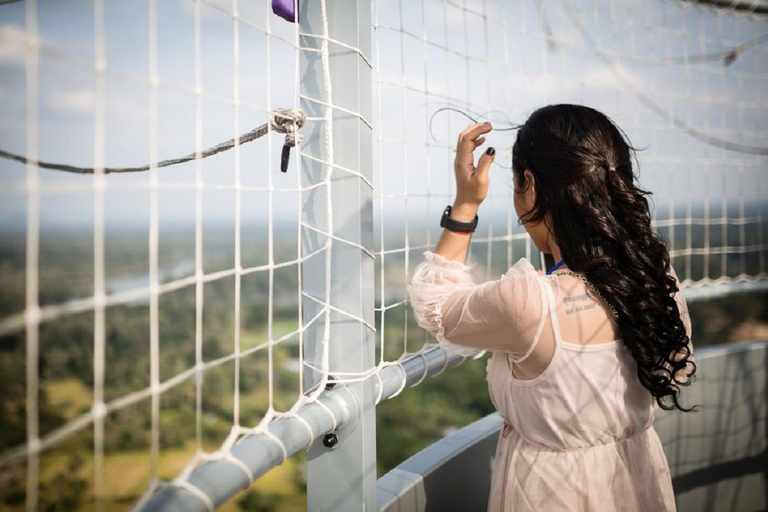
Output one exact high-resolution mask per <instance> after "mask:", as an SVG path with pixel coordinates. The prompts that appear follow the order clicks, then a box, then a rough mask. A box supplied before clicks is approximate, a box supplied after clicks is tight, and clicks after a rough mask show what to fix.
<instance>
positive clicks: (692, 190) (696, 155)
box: [0, 0, 768, 230]
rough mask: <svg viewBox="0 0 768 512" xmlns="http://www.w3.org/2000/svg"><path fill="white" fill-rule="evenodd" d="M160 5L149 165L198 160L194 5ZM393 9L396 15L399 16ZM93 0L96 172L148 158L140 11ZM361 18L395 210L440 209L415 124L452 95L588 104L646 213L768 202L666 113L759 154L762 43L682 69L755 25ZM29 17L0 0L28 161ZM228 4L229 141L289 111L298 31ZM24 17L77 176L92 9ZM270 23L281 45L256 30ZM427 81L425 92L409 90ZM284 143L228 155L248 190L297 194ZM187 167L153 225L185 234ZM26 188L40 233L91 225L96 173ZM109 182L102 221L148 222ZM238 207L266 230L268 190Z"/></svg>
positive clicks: (502, 172)
mask: <svg viewBox="0 0 768 512" xmlns="http://www.w3.org/2000/svg"><path fill="white" fill-rule="evenodd" d="M211 3H213V2H211ZM211 3H204V4H203V5H202V6H201V14H202V23H201V39H200V48H201V77H202V89H203V92H204V100H203V102H202V109H201V114H202V117H201V121H202V126H203V136H202V146H203V148H206V147H209V146H212V145H214V144H217V143H219V142H222V141H224V140H227V139H230V138H232V137H233V136H234V135H235V132H236V127H235V119H234V117H235V116H234V107H233V105H232V101H233V94H234V89H235V88H234V85H235V78H234V76H235V73H234V72H233V68H234V57H233V48H234V44H233V21H232V17H231V16H230V15H228V14H227V13H226V12H224V11H227V10H229V9H231V4H230V3H229V2H224V1H223V0H222V1H221V2H219V3H218V5H220V6H221V7H222V9H218V8H216V7H215V6H213V5H211ZM157 4H158V11H157V69H158V75H159V80H160V87H159V88H158V94H157V110H156V116H157V133H158V135H157V138H156V139H155V141H156V145H157V152H158V156H159V158H160V159H164V158H172V157H177V156H181V155H186V154H188V153H190V152H192V151H194V149H195V123H196V114H195V112H196V101H195V95H194V88H195V58H194V57H195V53H194V50H195V34H194V2H193V1H192V0H169V1H159V2H157ZM398 4H403V5H402V9H403V12H402V13H401V12H400V7H399V6H398ZM460 5H464V6H465V9H462V8H460V7H459V6H460ZM104 7H105V9H104V23H105V25H104V33H105V39H104V49H105V51H106V67H107V70H108V71H107V73H106V79H105V85H106V87H105V89H104V97H103V100H104V105H105V109H104V114H105V122H104V131H103V140H104V148H105V160H106V164H107V165H108V166H132V165H143V164H146V163H148V162H149V160H150V149H151V148H150V126H151V124H150V119H151V105H150V94H149V86H148V77H149V72H150V51H149V48H150V45H149V42H150V35H149V34H150V27H149V14H148V12H149V11H148V2H147V1H146V0H143V1H129V0H121V1H116V0H110V1H105V2H104ZM502 7H503V8H502ZM373 8H374V18H375V21H376V23H377V24H378V25H380V27H379V28H378V29H377V30H376V31H375V32H374V38H375V39H374V44H373V50H372V55H371V58H372V59H373V60H374V69H373V76H374V79H377V78H379V77H380V79H381V82H382V84H381V85H380V86H378V87H377V88H376V90H375V91H374V95H373V102H374V108H373V111H374V115H373V119H372V121H373V122H374V137H378V136H379V135H380V134H381V136H382V137H383V138H384V139H385V141H384V142H382V143H381V145H379V144H375V145H374V152H373V162H374V172H375V174H374V182H375V184H376V186H377V190H376V194H385V195H399V194H403V193H404V192H405V191H406V190H407V192H408V194H409V195H411V196H413V197H409V199H408V213H409V215H412V216H415V215H423V213H424V212H425V211H426V209H427V203H426V200H424V199H423V198H420V196H423V195H424V194H425V193H426V192H427V190H429V191H430V193H432V194H445V195H446V196H448V195H450V194H451V192H452V190H453V185H452V181H451V179H452V177H451V173H452V169H451V161H452V155H451V153H450V151H449V150H448V149H447V148H441V147H433V148H431V149H430V150H429V159H428V160H427V149H426V146H425V142H426V141H427V140H431V139H429V137H428V134H427V120H428V118H429V116H430V115H431V114H432V113H433V112H434V111H435V110H436V109H437V108H439V107H440V106H442V105H443V104H445V103H446V102H450V103H453V104H455V105H457V106H468V107H469V108H471V109H473V110H475V111H478V112H485V111H489V110H496V111H499V112H498V113H496V114H493V115H492V116H491V117H492V119H493V120H494V121H495V122H496V123H497V126H501V125H502V124H504V122H505V117H506V119H507V120H509V121H511V122H514V123H517V122H522V121H524V120H525V117H526V116H527V114H529V113H530V112H531V111H532V110H533V109H535V108H536V107H539V106H542V105H545V104H548V103H565V102H568V103H583V104H587V105H590V106H593V107H595V108H597V109H599V110H602V111H603V112H605V113H606V114H608V115H609V116H611V117H612V118H613V119H614V120H615V121H616V122H617V123H618V124H619V125H620V126H621V127H622V128H623V129H624V130H625V131H626V132H627V133H628V135H629V136H630V138H631V141H632V143H633V144H634V145H635V146H639V147H646V146H649V149H647V150H646V151H644V152H641V153H640V158H641V181H642V183H643V185H644V186H646V187H647V188H650V189H651V190H652V191H653V192H654V194H655V196H656V198H657V201H664V200H667V199H669V198H670V197H674V198H676V199H677V200H681V201H686V200H688V199H689V198H692V199H694V200H698V199H701V198H703V197H705V196H709V197H710V198H712V199H714V200H717V201H719V200H720V198H721V197H728V198H729V200H730V201H733V200H736V199H737V198H739V197H745V198H760V197H767V196H768V185H766V183H765V180H764V179H762V178H760V176H761V175H762V174H763V173H764V172H765V171H766V158H765V156H756V155H749V154H741V153H737V152H732V151H727V150H723V149H720V148H717V147H714V146H711V145H705V144H703V143H701V142H699V141H697V140H695V139H694V138H692V137H691V136H689V135H687V134H685V133H684V132H683V131H682V130H681V129H679V128H676V127H674V126H673V125H672V121H671V120H670V119H669V117H668V115H674V116H676V117H677V118H678V119H680V120H682V121H684V122H686V123H687V124H689V125H690V126H692V127H694V128H695V129H696V130H698V131H700V132H704V133H710V134H711V135H713V136H716V137H718V138H720V139H724V140H727V141H731V142H735V143H740V144H745V145H751V146H760V147H765V146H768V141H767V140H766V136H767V135H768V131H766V129H765V122H766V119H768V118H767V117H766V115H765V114H766V108H768V105H767V104H766V100H765V98H764V97H762V95H763V94H764V90H765V83H766V73H768V60H767V59H766V47H765V46H757V47H754V48H751V49H749V50H747V51H745V52H744V53H743V54H742V55H741V56H740V57H739V58H738V59H737V60H736V61H735V62H734V63H733V64H731V65H730V66H724V65H723V63H722V61H721V60H712V61H707V62H703V63H694V64H688V65H683V63H682V61H679V59H683V58H685V57H686V56H688V57H689V58H691V57H692V56H696V55H702V54H712V53H716V52H718V51H721V50H723V49H728V48H732V47H734V46H736V45H738V44H740V43H744V42H746V41H750V40H752V39H755V38H756V37H758V36H760V35H762V34H764V33H766V32H768V23H766V22H765V21H753V20H750V19H748V18H745V17H733V16H731V15H727V14H725V15H724V14H719V13H717V12H716V11H713V10H711V9H706V8H697V7H693V6H690V5H687V4H681V3H677V2H673V1H667V0H643V1H640V0H637V1H633V2H618V1H615V2H602V1H600V2H593V1H589V2H586V1H585V2H581V1H569V2H562V1H560V2H552V1H545V2H543V3H542V4H539V3H538V2H537V1H533V0H522V1H519V2H504V4H503V5H502V2H501V0H486V1H482V0H466V1H465V2H464V3H463V4H462V0H451V1H448V0H445V1H444V2H442V1H439V0H424V2H423V3H422V2H420V1H413V2H411V1H402V2H395V1H391V2H390V1H385V0H378V1H377V2H374V4H373ZM24 9H25V3H24V2H19V3H14V4H8V5H2V6H0V108H1V109H2V116H0V149H4V150H7V151H11V152H14V153H19V154H25V153H26V131H27V130H26V120H27V118H26V108H25V104H26V99H25V98H26V87H27V84H26V63H27V59H26V53H25V48H26V43H25V12H24ZM574 9H575V10H574ZM239 10H240V15H241V19H242V20H244V22H243V23H241V24H240V29H239V32H240V37H239V63H240V65H239V68H238V73H239V81H238V85H239V94H240V101H241V103H242V105H241V106H240V108H239V132H240V133H243V132H245V131H248V130H250V129H252V128H254V127H255V126H258V125H260V124H262V123H264V122H265V120H266V114H265V111H266V110H267V109H268V108H271V107H278V106H282V107H292V106H294V104H297V99H296V95H295V92H296V90H297V88H296V83H297V77H296V58H297V52H296V51H295V49H294V48H293V46H292V41H293V40H294V36H295V33H294V26H293V25H292V24H290V23H287V22H285V21H284V20H282V19H280V18H277V17H276V16H274V15H271V14H270V12H269V10H268V6H267V5H266V4H265V2H264V1H253V0H248V1H241V2H239ZM482 13H485V15H486V17H485V18H483V16H482ZM574 20H578V23H577V22H575V21H574ZM37 21H38V31H39V34H40V39H41V46H42V51H41V53H40V60H39V67H38V80H37V86H38V92H39V96H38V97H39V103H38V111H39V116H38V132H37V135H38V141H39V157H40V159H41V160H45V161H53V162H58V163H66V164H73V165H80V166H91V165H93V161H94V141H95V140H97V138H96V134H95V133H94V129H95V128H94V127H95V119H96V112H97V108H98V105H99V99H100V98H99V92H98V89H97V80H96V75H95V73H94V59H95V50H94V48H95V40H94V8H93V2H90V1H66V2H64V1H40V2H38V9H37ZM267 23H269V26H270V30H271V31H272V32H273V33H274V34H275V36H276V37H272V36H270V37H267V36H266V35H265V34H264V32H263V31H262V30H259V29H258V28H254V27H252V26H250V24H255V25H258V26H260V27H266V25H267ZM579 23H580V24H581V26H582V27H583V29H582V30H583V31H584V32H581V31H580V29H579V28H578V24H579ZM401 28H402V31H401V30H400V29H401ZM584 33H586V34H589V37H590V38H592V39H593V40H594V41H595V44H597V45H598V47H599V48H600V49H601V50H599V51H602V52H605V53H607V54H609V55H612V56H614V57H613V58H612V62H613V64H606V62H604V61H603V60H601V58H600V57H599V56H598V55H597V54H596V50H595V49H594V48H593V47H592V46H590V43H589V41H587V40H585V38H584ZM280 38H284V39H285V40H286V41H283V40H281V39H280ZM425 41H427V42H426V43H425ZM467 56H469V58H467ZM665 60H666V64H665V63H664V62H663V61H665ZM468 77H469V78H468ZM620 77H624V81H622V79H620ZM628 83H629V84H634V87H636V88H637V90H639V91H642V92H643V93H644V94H646V95H647V97H648V98H650V99H651V100H652V102H653V103H654V104H655V105H657V106H658V107H660V108H661V109H662V110H663V111H664V112H666V113H667V116H665V117H666V119H665V118H664V117H662V116H660V115H659V114H658V113H656V112H653V111H652V110H651V109H650V108H649V107H648V106H647V105H643V104H641V103H640V102H639V101H638V99H637V97H636V95H635V93H633V92H632V91H631V90H629V89H628V86H627V84H628ZM425 87H426V90H427V91H428V92H429V94H425V93H424V92H423V91H424V89H425ZM380 112H381V113H382V114H381V115H380ZM467 122H468V121H466V120H464V119H463V118H461V117H460V116H458V115H455V114H441V115H440V116H439V117H438V118H436V120H435V136H436V137H437V139H438V140H437V142H435V141H432V143H433V144H453V141H454V140H455V138H456V135H457V134H458V132H459V131H460V130H461V129H463V128H464V126H465V125H466V124H467ZM514 133H515V132H504V133H501V132H498V133H494V134H492V136H491V137H490V139H489V144H493V145H494V146H496V147H497V148H499V149H500V151H499V156H498V157H497V161H498V162H499V163H500V164H502V165H509V155H508V154H507V152H506V151H505V148H506V149H509V146H510V145H511V142H512V137H513V136H514ZM403 139H405V140H407V143H405V144H404V143H403V142H402V140H403ZM270 145H271V152H270V149H269V146H270ZM281 145H282V137H281V136H277V135H275V136H273V137H272V141H271V142H269V143H268V142H267V141H266V140H265V139H261V140H259V141H257V142H254V143H251V144H248V145H246V146H243V147H242V148H241V158H240V170H241V171H240V173H241V183H242V185H244V186H265V185H267V184H268V182H269V180H270V177H271V182H272V184H273V185H274V186H275V187H277V188H295V187H296V186H297V176H296V175H295V172H294V171H293V168H292V170H291V172H289V173H287V174H282V173H280V172H279V154H280V153H279V152H280V148H281ZM292 156H293V157H294V158H295V156H296V154H295V152H294V154H293V155H292ZM234 167H235V161H234V154H233V152H232V151H230V152H227V153H224V154H221V155H217V156H215V157H212V158H209V159H206V160H205V161H204V163H203V180H204V182H205V184H206V186H207V187H208V188H207V189H206V190H205V191H204V193H203V212H204V218H205V219H206V222H218V223H229V222H232V221H233V219H234V212H235V210H234V194H235V192H234V191H232V190H231V188H230V189H227V188H226V186H231V185H234V183H235V172H234ZM194 170H195V167H194V163H189V164H184V165H181V166H178V167H175V168H169V169H163V170H161V172H160V182H161V184H162V185H163V186H166V187H170V188H173V190H166V189H163V190H161V191H160V195H159V207H160V219H161V223H166V224H174V223H184V224H188V223H193V222H194V216H195V202H194V200H195V193H194V190H192V188H191V186H192V185H193V184H194ZM40 176H41V180H42V182H43V186H44V192H43V195H42V198H41V225H42V228H43V229H46V228H51V227H61V226H82V227H86V228H87V227H88V226H91V225H92V222H93V196H92V192H91V190H90V187H91V183H92V178H91V177H89V176H80V175H70V174H65V173H61V172H54V171H41V174H40ZM510 176H511V175H510V171H509V170H507V169H504V168H502V166H501V165H500V166H495V167H494V169H493V171H492V175H491V179H492V182H493V183H494V187H493V192H492V195H493V196H494V199H493V200H492V201H493V202H492V205H493V207H494V208H495V209H499V210H503V209H505V208H508V207H509V202H508V201H507V199H506V198H507V197H508V186H509V180H510V179H511V178H510ZM0 180H2V185H1V186H2V200H0V219H1V220H0V230H10V229H15V228H16V229H17V228H18V227H20V226H23V225H24V223H25V222H26V196H25V191H24V180H25V168H24V166H23V165H21V164H19V163H15V162H9V161H7V160H0ZM107 180H108V183H107V192H106V194H105V199H106V213H105V220H106V223H107V227H108V228H109V227H111V226H117V225H124V224H139V225H142V224H144V225H146V223H148V219H149V197H150V195H149V191H148V188H147V184H148V180H149V176H148V174H147V173H141V174H131V175H123V176H119V175H110V176H108V177H107ZM427 181H429V184H427ZM215 186H223V188H222V189H213V188H215ZM242 194H243V195H242V197H243V203H242V204H243V211H242V215H243V222H249V223H254V222H255V223H262V222H265V221H266V219H267V218H268V213H267V205H268V195H267V193H266V192H263V191H244V192H242ZM297 201H298V195H297V194H296V193H294V192H282V193H281V192H278V193H275V195H274V197H273V218H274V219H277V220H284V221H289V222H290V221H291V220H292V219H295V218H296V212H297V208H298V202H297ZM444 202H447V201H446V200H444V199H443V198H442V197H438V198H433V199H432V201H431V203H430V206H429V208H430V209H431V210H434V211H435V212H433V213H434V215H439V212H438V211H437V210H442V205H443V203H444ZM381 204H383V205H384V210H385V211H386V213H387V215H391V216H393V217H397V216H400V215H402V214H403V212H404V211H405V200H404V199H402V198H398V197H392V198H387V199H385V200H384V201H380V200H377V215H378V212H379V211H380V210H379V208H380V206H381Z"/></svg>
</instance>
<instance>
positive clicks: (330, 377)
mask: <svg viewBox="0 0 768 512" xmlns="http://www.w3.org/2000/svg"><path fill="white" fill-rule="evenodd" d="M332 380H336V377H334V376H333V375H328V382H326V383H325V389H326V390H328V389H333V388H335V387H336V383H335V382H330V381H332Z"/></svg>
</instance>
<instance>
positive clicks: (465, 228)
mask: <svg viewBox="0 0 768 512" xmlns="http://www.w3.org/2000/svg"><path fill="white" fill-rule="evenodd" d="M452 209H453V207H452V206H451V205H448V206H446V207H445V210H444V211H443V217H442V218H441V219H440V227H441V228H446V229H449V230H451V231H456V232H458V233H472V232H473V231H475V228H477V221H478V220H479V218H478V216H477V215H475V220H473V221H472V222H459V221H457V220H455V219H452V218H451V217H450V215H451V210H452Z"/></svg>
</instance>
